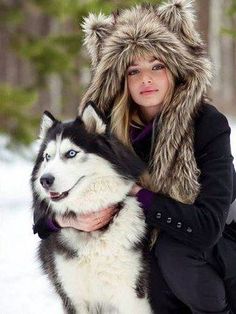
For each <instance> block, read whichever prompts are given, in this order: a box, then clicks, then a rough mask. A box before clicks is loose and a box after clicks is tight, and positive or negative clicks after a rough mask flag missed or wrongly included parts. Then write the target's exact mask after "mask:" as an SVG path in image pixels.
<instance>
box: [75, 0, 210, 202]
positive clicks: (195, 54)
mask: <svg viewBox="0 0 236 314" xmlns="http://www.w3.org/2000/svg"><path fill="white" fill-rule="evenodd" d="M194 20H195V17H194V14H193V7H192V1H188V0H172V1H170V2H169V3H167V4H163V5H161V6H151V5H138V6H135V7H132V8H130V9H126V10H123V11H122V12H120V14H119V15H118V16H117V17H116V20H115V22H114V24H113V26H112V27H111V28H110V29H109V32H110V34H108V33H106V34H105V35H104V37H103V39H102V43H103V46H102V49H101V47H99V51H100V57H99V62H98V63H97V65H96V69H95V71H94V75H93V78H92V81H91V84H90V86H89V88H88V90H87V92H86V94H85V95H84V98H83V100H82V104H81V106H82V107H83V106H84V104H85V103H86V102H87V101H89V100H92V101H94V102H95V103H96V104H97V106H98V107H99V108H100V109H101V110H102V111H103V112H105V113H108V112H109V111H110V109H111V106H112V104H113V101H114V98H115V97H116V96H117V95H118V94H119V93H120V90H121V87H122V82H123V80H124V77H125V73H126V69H127V67H128V66H129V64H130V63H131V61H132V59H133V58H134V57H136V56H140V55H142V54H145V53H148V54H151V55H153V56H155V57H157V58H160V57H161V59H162V61H163V62H164V63H165V64H166V65H167V66H168V68H169V70H170V71H171V72H172V74H173V75H174V77H175V78H176V81H177V82H178V84H177V86H176V88H175V92H174V95H173V98H172V103H171V105H170V106H169V107H168V108H166V109H165V110H163V111H162V114H161V119H160V120H159V123H158V138H157V140H156V144H155V148H154V157H153V163H152V165H150V168H151V169H152V177H153V180H154V183H156V186H157V188H156V191H160V192H163V193H165V194H168V195H170V196H171V197H174V198H175V199H178V200H180V201H182V202H186V203H191V202H193V201H194V199H195V198H196V195H197V194H198V192H199V184H198V176H199V170H198V168H197V165H196V161H195V158H194V151H193V139H194V130H193V117H194V116H195V114H196V112H197V110H198V108H199V106H200V103H201V100H202V98H203V95H204V93H206V90H207V87H208V86H209V85H210V81H211V76H212V74H211V63H210V61H209V60H208V58H207V56H206V54H205V51H204V47H203V44H202V41H201V39H200V36H199V34H198V33H197V31H196V30H195V27H194ZM90 38H92V37H90ZM85 41H86V42H87V45H89V46H90V49H91V47H93V46H95V45H96V43H95V41H93V40H91V41H90V42H89V38H88V36H87V37H86V38H85ZM166 134H168V136H166Z"/></svg>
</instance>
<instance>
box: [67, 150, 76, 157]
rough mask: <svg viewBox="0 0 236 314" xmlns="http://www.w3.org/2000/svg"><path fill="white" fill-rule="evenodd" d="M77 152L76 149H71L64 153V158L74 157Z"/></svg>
mask: <svg viewBox="0 0 236 314" xmlns="http://www.w3.org/2000/svg"><path fill="white" fill-rule="evenodd" d="M77 154H78V152H77V151H75V150H73V149H71V150H69V151H68V152H67V153H66V154H65V156H66V158H74V157H75V156H76V155H77Z"/></svg>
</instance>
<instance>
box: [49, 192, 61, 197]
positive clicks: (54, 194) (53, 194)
mask: <svg viewBox="0 0 236 314" xmlns="http://www.w3.org/2000/svg"><path fill="white" fill-rule="evenodd" d="M60 195H61V194H60V193H57V192H50V196H51V197H58V196H60Z"/></svg>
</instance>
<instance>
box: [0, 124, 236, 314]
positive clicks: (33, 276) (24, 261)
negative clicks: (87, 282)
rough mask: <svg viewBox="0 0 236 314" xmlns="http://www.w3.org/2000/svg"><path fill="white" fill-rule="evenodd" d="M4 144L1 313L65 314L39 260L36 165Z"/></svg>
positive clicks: (235, 148) (235, 127)
mask: <svg viewBox="0 0 236 314" xmlns="http://www.w3.org/2000/svg"><path fill="white" fill-rule="evenodd" d="M229 122H230V125H231V128H232V133H231V145H232V153H233V155H234V156H235V158H236V121H235V120H233V119H229ZM2 142H3V141H1V140H0V152H1V155H0V195H1V197H0V291H1V298H0V313H1V314H15V313H23V314H42V313H44V314H63V310H62V306H61V301H60V300H59V298H58V297H57V295H56V293H55V292H54V290H53V289H52V287H51V286H50V284H49V282H48V280H47V278H46V276H44V274H43V273H42V270H41V269H40V265H39V262H38V260H37V256H36V252H37V246H38V243H39V238H38V237H37V235H33V233H32V214H31V192H30V185H29V180H30V174H31V170H32V162H31V161H29V160H26V159H23V158H21V157H19V156H17V155H16V154H14V155H13V154H11V153H9V152H8V151H6V150H4V149H3V143H2ZM33 151H34V150H33ZM30 154H31V155H32V152H30V153H29V154H28V155H30ZM9 159H11V160H9ZM235 165H236V163H235Z"/></svg>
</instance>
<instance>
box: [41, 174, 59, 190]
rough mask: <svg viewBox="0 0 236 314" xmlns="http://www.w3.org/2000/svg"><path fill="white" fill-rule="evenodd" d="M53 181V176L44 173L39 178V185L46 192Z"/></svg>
mask: <svg viewBox="0 0 236 314" xmlns="http://www.w3.org/2000/svg"><path fill="white" fill-rule="evenodd" d="M54 180H55V177H54V176H52V175H51V174H48V173H46V174H44V175H43V176H42V177H41V178H40V183H41V184H42V186H43V187H44V188H45V189H46V190H48V189H49V188H50V187H51V186H52V185H53V182H54Z"/></svg>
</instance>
